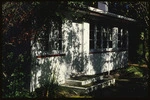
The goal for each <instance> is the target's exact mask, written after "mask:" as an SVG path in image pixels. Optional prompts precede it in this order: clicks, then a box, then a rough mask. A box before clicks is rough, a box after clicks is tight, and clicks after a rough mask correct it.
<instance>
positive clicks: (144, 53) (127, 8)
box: [109, 1, 150, 66]
mask: <svg viewBox="0 0 150 100" xmlns="http://www.w3.org/2000/svg"><path fill="white" fill-rule="evenodd" d="M109 11H110V12H113V13H116V14H120V15H124V16H127V17H131V18H134V19H136V20H137V24H138V27H139V28H140V30H139V31H140V32H139V33H138V34H135V36H137V37H139V39H138V41H139V44H137V45H139V48H137V55H138V56H139V57H138V58H139V59H138V60H139V62H143V61H144V63H146V64H147V65H148V66H149V61H150V60H149V50H150V48H149V44H148V43H149V32H148V28H149V23H148V22H149V2H144V1H139V2H109Z"/></svg>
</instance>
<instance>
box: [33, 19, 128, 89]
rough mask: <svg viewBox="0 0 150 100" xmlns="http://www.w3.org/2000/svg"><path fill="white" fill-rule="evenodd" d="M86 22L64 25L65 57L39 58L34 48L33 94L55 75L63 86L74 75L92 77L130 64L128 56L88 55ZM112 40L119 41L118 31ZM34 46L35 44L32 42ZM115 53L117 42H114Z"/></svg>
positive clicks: (34, 47)
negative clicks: (42, 83) (43, 82)
mask: <svg viewBox="0 0 150 100" xmlns="http://www.w3.org/2000/svg"><path fill="white" fill-rule="evenodd" d="M89 27H90V24H89V23H87V22H84V23H76V22H72V21H70V20H66V21H65V23H64V24H63V25H62V34H63V39H64V41H63V53H64V54H66V55H65V56H56V57H45V58H38V59H37V58H36V57H35V56H37V55H38V53H40V52H39V51H37V49H36V48H37V47H36V46H33V47H32V51H31V53H32V57H33V60H32V66H33V67H32V70H31V73H32V80H31V91H34V89H35V88H37V87H39V86H40V85H39V83H40V82H39V81H40V80H43V81H44V79H45V80H46V79H49V77H50V76H52V75H53V74H54V73H55V78H56V80H57V81H58V83H59V84H63V83H64V82H65V80H66V79H68V78H69V77H70V76H71V75H74V74H76V75H79V74H85V75H92V74H98V73H102V72H107V71H110V70H114V69H117V68H118V67H123V66H124V64H127V52H126V51H124V52H118V53H117V52H110V53H98V54H89V29H90V28H89ZM113 29H114V30H113V31H114V32H113V38H114V39H115V40H117V35H116V32H117V29H118V28H117V27H114V28H113ZM31 43H33V42H32V41H31ZM113 43H114V45H113V50H116V48H117V41H114V42H113Z"/></svg>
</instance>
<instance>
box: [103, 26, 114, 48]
mask: <svg viewBox="0 0 150 100" xmlns="http://www.w3.org/2000/svg"><path fill="white" fill-rule="evenodd" d="M102 35H103V44H102V45H103V49H104V48H112V29H110V28H104V27H102Z"/></svg>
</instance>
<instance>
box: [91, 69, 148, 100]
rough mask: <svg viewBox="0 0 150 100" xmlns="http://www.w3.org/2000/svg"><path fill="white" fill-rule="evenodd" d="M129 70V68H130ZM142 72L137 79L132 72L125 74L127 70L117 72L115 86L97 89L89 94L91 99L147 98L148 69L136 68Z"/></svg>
mask: <svg viewBox="0 0 150 100" xmlns="http://www.w3.org/2000/svg"><path fill="white" fill-rule="evenodd" d="M130 68H131V67H130ZM138 68H139V69H140V71H142V73H143V76H142V77H137V76H136V75H133V74H134V72H132V73H131V72H127V69H129V68H127V69H123V70H121V71H119V72H118V71H117V72H115V73H117V74H118V76H119V77H118V78H116V84H115V86H111V87H107V88H104V89H99V90H97V91H94V92H92V93H90V94H89V95H90V96H92V97H93V98H105V97H106V98H113V97H115V98H116V97H127V98H128V97H134V98H147V97H148V77H147V75H148V68H143V67H138Z"/></svg>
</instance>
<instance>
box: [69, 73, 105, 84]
mask: <svg viewBox="0 0 150 100" xmlns="http://www.w3.org/2000/svg"><path fill="white" fill-rule="evenodd" d="M99 80H103V76H96V75H91V76H90V75H84V76H80V77H74V78H70V79H67V80H66V83H67V84H68V85H75V86H83V85H87V84H90V83H92V82H96V81H99Z"/></svg>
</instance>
